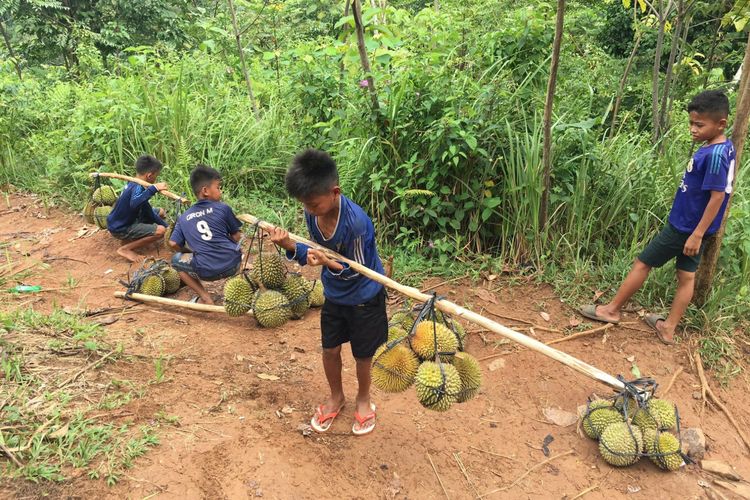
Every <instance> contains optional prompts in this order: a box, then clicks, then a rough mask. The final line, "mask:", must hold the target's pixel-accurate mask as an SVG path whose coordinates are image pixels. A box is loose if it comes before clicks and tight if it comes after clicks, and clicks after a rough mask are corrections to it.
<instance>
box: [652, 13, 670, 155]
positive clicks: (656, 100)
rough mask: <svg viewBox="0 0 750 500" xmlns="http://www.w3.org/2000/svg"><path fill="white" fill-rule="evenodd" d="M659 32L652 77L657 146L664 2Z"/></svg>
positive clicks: (664, 14) (665, 17) (653, 136)
mask: <svg viewBox="0 0 750 500" xmlns="http://www.w3.org/2000/svg"><path fill="white" fill-rule="evenodd" d="M657 16H658V18H659V32H658V34H657V36H656V52H655V53H654V70H653V75H652V77H651V128H652V133H651V142H652V143H654V144H656V141H657V140H658V139H659V73H660V67H661V51H662V47H663V46H664V30H665V28H666V24H667V15H666V12H664V1H663V0H659V12H658V13H657Z"/></svg>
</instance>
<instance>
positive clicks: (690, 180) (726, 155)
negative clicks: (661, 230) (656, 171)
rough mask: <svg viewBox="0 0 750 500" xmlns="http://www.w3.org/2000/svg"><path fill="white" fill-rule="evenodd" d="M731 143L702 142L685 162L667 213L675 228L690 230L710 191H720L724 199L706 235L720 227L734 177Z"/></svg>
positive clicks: (700, 215)
mask: <svg viewBox="0 0 750 500" xmlns="http://www.w3.org/2000/svg"><path fill="white" fill-rule="evenodd" d="M734 157H735V151H734V145H733V144H732V141H730V140H729V139H727V140H726V141H724V142H721V143H719V144H711V145H710V146H703V147H701V148H700V149H698V151H697V152H696V153H695V154H694V155H693V157H692V158H691V159H690V163H688V166H687V169H686V170H685V174H684V175H683V176H682V182H680V187H679V188H678V189H677V194H676V195H675V197H674V202H673V203H672V211H671V212H670V213H669V223H670V224H672V225H673V226H674V227H675V228H676V229H677V230H678V231H681V232H683V233H692V232H693V231H695V228H696V226H697V225H698V223H699V222H700V220H701V218H702V217H703V212H705V210H706V206H707V205H708V200H709V199H710V198H711V191H723V192H724V201H723V203H722V204H721V208H720V209H719V213H718V214H716V218H715V219H714V220H713V221H712V222H711V225H710V226H709V228H708V230H707V231H706V235H710V234H713V233H715V232H716V231H718V230H719V226H720V225H721V219H722V217H723V216H724V210H726V208H727V201H728V200H729V194H730V193H731V192H732V180H733V177H734Z"/></svg>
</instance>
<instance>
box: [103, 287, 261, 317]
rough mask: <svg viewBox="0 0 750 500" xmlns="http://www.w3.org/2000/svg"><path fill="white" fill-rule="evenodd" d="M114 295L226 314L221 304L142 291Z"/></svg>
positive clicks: (120, 297) (119, 297)
mask: <svg viewBox="0 0 750 500" xmlns="http://www.w3.org/2000/svg"><path fill="white" fill-rule="evenodd" d="M115 297H117V298H118V299H132V300H137V301H138V302H145V303H147V304H159V305H162V306H172V307H181V308H182V309H190V310H191V311H199V312H210V313H222V314H226V311H225V310H224V307H223V306H212V305H209V304H196V303H193V302H186V301H184V300H176V299H168V298H166V297H156V296H154V295H145V294H142V293H131V294H130V295H126V294H125V292H115ZM247 314H248V315H250V316H252V315H253V312H252V311H248V313H247Z"/></svg>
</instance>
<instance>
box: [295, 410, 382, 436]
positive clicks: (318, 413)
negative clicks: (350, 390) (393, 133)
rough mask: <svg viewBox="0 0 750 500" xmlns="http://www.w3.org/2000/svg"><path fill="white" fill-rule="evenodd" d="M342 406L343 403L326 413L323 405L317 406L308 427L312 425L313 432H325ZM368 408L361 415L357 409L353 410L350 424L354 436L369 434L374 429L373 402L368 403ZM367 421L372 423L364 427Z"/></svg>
mask: <svg viewBox="0 0 750 500" xmlns="http://www.w3.org/2000/svg"><path fill="white" fill-rule="evenodd" d="M343 408H344V405H343V404H342V405H341V406H339V407H338V409H336V410H334V411H331V412H328V413H326V412H325V405H320V406H318V408H317V409H316V410H315V415H313V417H312V419H311V420H310V427H312V428H313V430H314V431H315V432H319V433H323V432H326V431H327V430H328V429H330V428H331V425H333V421H334V420H336V417H338V416H339V413H341V410H342V409H343ZM370 410H371V411H370V413H368V414H367V415H365V416H362V415H361V414H360V413H359V412H358V411H355V412H354V420H355V423H354V424H352V434H354V435H355V436H364V435H365V434H369V433H371V432H372V431H373V430H375V416H376V414H375V410H376V408H375V405H374V404H373V403H370ZM368 422H372V425H369V426H367V427H364V425H365V424H367V423H368ZM358 424H359V425H358ZM357 427H359V428H357Z"/></svg>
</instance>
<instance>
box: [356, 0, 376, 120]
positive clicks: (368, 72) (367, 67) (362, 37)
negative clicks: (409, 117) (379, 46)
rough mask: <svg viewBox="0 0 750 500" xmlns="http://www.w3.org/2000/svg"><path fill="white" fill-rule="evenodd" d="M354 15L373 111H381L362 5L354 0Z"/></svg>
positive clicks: (358, 46)
mask: <svg viewBox="0 0 750 500" xmlns="http://www.w3.org/2000/svg"><path fill="white" fill-rule="evenodd" d="M352 14H353V16H354V28H355V31H356V32H357V48H358V49H359V60H360V62H361V63H362V69H363V70H364V72H365V79H366V80H367V90H368V92H369V93H370V100H371V101H372V110H373V111H380V104H379V103H378V93H377V91H376V90H375V80H374V79H373V78H372V69H371V68H370V59H369V58H368V57H367V47H366V46H365V29H364V26H363V25H362V5H361V4H360V3H359V0H352Z"/></svg>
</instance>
